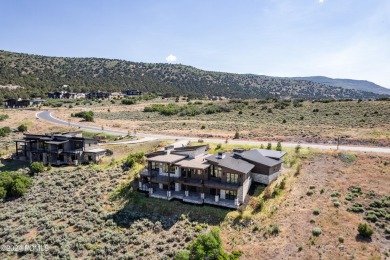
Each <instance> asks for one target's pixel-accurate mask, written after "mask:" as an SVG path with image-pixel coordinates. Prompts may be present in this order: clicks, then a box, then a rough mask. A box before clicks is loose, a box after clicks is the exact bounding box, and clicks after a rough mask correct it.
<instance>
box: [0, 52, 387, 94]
mask: <svg viewBox="0 0 390 260" xmlns="http://www.w3.org/2000/svg"><path fill="white" fill-rule="evenodd" d="M7 84H13V85H19V86H21V87H23V88H17V89H12V90H11V89H0V99H2V98H4V97H22V98H28V97H44V96H46V93H47V92H49V91H53V90H55V89H56V88H57V87H58V86H60V85H63V84H67V85H70V86H71V89H70V90H71V91H74V92H89V91H91V90H102V91H108V90H109V91H121V90H125V89H129V88H131V89H138V90H140V91H143V92H149V93H157V94H167V95H169V94H171V93H175V94H176V95H182V96H183V95H192V96H194V97H204V96H208V97H212V96H224V97H229V98H264V97H270V98H273V97H287V96H289V97H293V98H305V99H321V98H322V99H324V98H327V99H329V98H333V97H336V98H353V99H358V98H362V99H364V98H380V97H383V96H381V95H378V94H373V93H370V92H363V91H357V90H353V89H343V88H340V87H332V86H327V85H323V84H320V83H316V82H312V81H306V80H297V79H289V78H276V77H268V76H257V75H249V74H233V73H221V72H211V71H203V70H199V69H196V68H193V67H190V66H184V65H180V64H158V63H155V64H147V63H136V62H129V61H123V60H114V59H99V58H60V57H45V56H38V55H27V54H20V53H12V52H6V51H0V85H7Z"/></svg>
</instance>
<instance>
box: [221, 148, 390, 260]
mask: <svg viewBox="0 0 390 260" xmlns="http://www.w3.org/2000/svg"><path fill="white" fill-rule="evenodd" d="M386 162H390V156H383V155H380V156H379V155H368V154H357V158H356V161H353V162H343V161H342V160H340V155H339V154H337V153H335V152H333V153H317V154H315V155H312V156H309V158H308V159H304V160H303V161H302V170H301V172H300V173H299V174H298V175H296V172H295V171H285V173H284V177H286V180H287V182H286V188H285V189H284V190H283V191H282V192H281V194H280V195H277V196H276V197H275V198H274V199H269V200H268V201H266V202H265V204H264V206H263V209H262V211H261V212H260V213H257V214H252V215H250V217H249V216H248V214H250V212H251V211H250V210H246V211H244V213H243V214H244V218H245V214H247V216H246V217H247V218H248V219H250V220H251V221H250V223H251V225H249V226H248V227H240V228H239V232H237V231H238V230H237V229H235V228H232V227H229V226H226V227H225V229H224V232H223V236H224V241H225V244H226V249H227V250H232V249H235V250H237V249H239V250H241V251H243V252H244V257H243V258H244V259H258V257H259V256H262V258H264V259H350V258H353V259H381V258H382V259H386V258H388V257H389V255H390V244H389V239H390V236H389V232H390V218H389V214H390V212H389V203H390V188H389V185H388V184H389V181H390V165H389V164H385V163H386ZM281 178H283V176H281ZM281 178H279V180H278V181H279V182H280V181H281ZM275 185H277V183H274V184H273V185H272V186H271V188H270V189H271V190H272V189H274V187H275ZM351 186H359V187H361V189H362V194H359V196H358V197H356V198H353V200H352V201H348V200H346V198H348V194H350V191H349V190H348V188H350V187H351ZM370 191H371V192H370ZM311 193H312V194H311ZM374 193H375V195H373V196H372V194H374ZM261 196H264V193H263V195H261ZM383 196H387V204H386V205H387V206H385V208H384V209H383V210H385V213H384V214H387V215H386V217H383V218H380V219H379V220H378V221H376V222H375V223H374V222H370V221H368V220H365V219H364V217H365V216H366V215H367V214H369V213H368V212H369V210H365V211H364V213H354V212H351V211H349V210H348V208H351V207H352V206H353V205H354V203H356V202H361V203H362V204H363V207H366V208H369V205H370V203H372V202H373V201H375V200H376V199H379V198H383ZM252 199H255V198H252ZM318 212H319V214H318V215H316V213H318ZM362 222H364V223H369V225H371V226H372V227H373V228H374V230H375V233H374V235H373V237H372V239H369V240H366V239H363V238H361V237H360V236H358V231H357V227H358V224H359V223H362ZM271 225H273V226H277V227H278V231H277V232H275V235H268V233H269V231H268V229H269V228H270V226H271ZM314 228H320V229H321V231H322V233H321V234H320V235H319V236H318V237H317V236H314V235H313V233H312V232H313V229H314Z"/></svg>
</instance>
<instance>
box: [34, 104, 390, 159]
mask: <svg viewBox="0 0 390 260" xmlns="http://www.w3.org/2000/svg"><path fill="white" fill-rule="evenodd" d="M52 113H53V112H51V111H42V112H38V113H36V117H37V118H39V119H42V120H45V121H47V122H50V123H53V124H58V125H64V126H72V127H77V128H80V129H85V130H90V131H96V132H104V133H108V134H114V135H127V134H128V132H126V131H120V130H112V129H104V130H102V129H101V128H100V127H96V126H88V125H82V124H76V123H72V122H67V121H64V120H61V119H58V118H55V117H53V116H52V115H51V114H52ZM135 136H139V137H144V138H143V139H140V140H136V141H128V142H123V143H136V142H146V141H150V140H156V139H170V140H178V139H180V140H183V141H197V140H198V139H199V138H194V137H192V138H191V137H185V136H172V135H158V134H142V133H137V134H135ZM203 140H204V142H210V143H224V142H225V139H210V138H206V139H203ZM229 143H230V144H243V145H245V144H247V145H259V146H260V145H261V144H267V143H268V142H259V141H241V140H229ZM273 145H275V143H273ZM297 145H298V144H297V143H283V146H285V147H295V146H297ZM300 145H301V147H310V148H314V149H322V150H336V149H337V146H336V145H325V144H307V143H300ZM339 150H348V151H357V152H375V153H390V148H382V147H369V146H346V145H340V146H339Z"/></svg>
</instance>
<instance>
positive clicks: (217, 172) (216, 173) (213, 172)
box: [210, 165, 222, 178]
mask: <svg viewBox="0 0 390 260" xmlns="http://www.w3.org/2000/svg"><path fill="white" fill-rule="evenodd" d="M210 176H212V177H215V178H221V176H222V168H221V167H218V166H214V165H212V166H211V168H210Z"/></svg>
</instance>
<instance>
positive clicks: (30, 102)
mask: <svg viewBox="0 0 390 260" xmlns="http://www.w3.org/2000/svg"><path fill="white" fill-rule="evenodd" d="M45 101H46V100H45V99H41V98H36V99H21V98H18V99H16V98H10V99H7V100H4V108H24V107H29V106H39V105H42V104H43V103H44V102H45Z"/></svg>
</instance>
